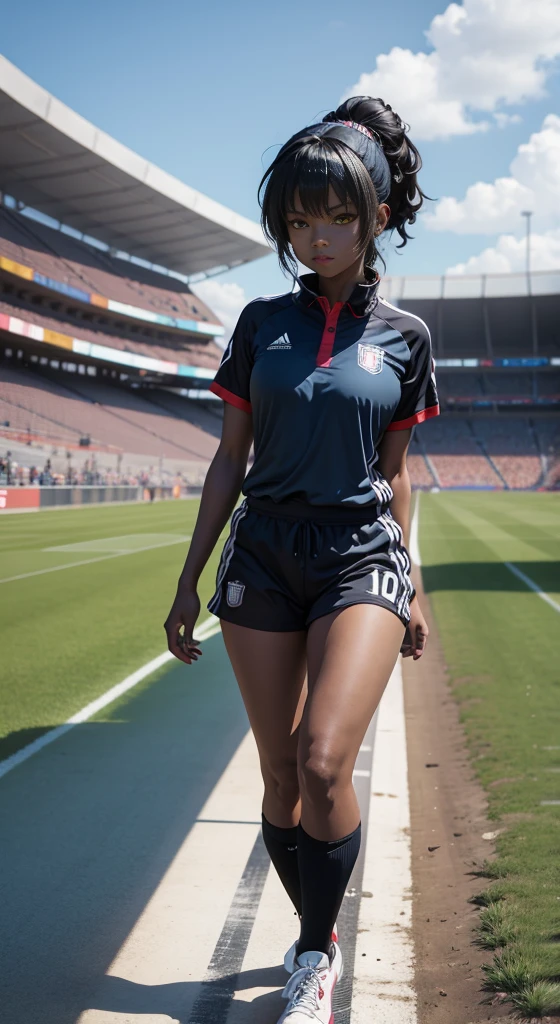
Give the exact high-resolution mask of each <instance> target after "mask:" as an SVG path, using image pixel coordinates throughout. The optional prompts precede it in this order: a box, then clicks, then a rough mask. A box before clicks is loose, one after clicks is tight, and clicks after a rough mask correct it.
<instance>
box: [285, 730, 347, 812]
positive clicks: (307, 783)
mask: <svg viewBox="0 0 560 1024" xmlns="http://www.w3.org/2000/svg"><path fill="white" fill-rule="evenodd" d="M345 776H346V772H345V759H344V758H342V757H340V756H339V755H337V754H336V753H335V752H334V751H332V750H329V749H328V748H326V747H324V746H322V745H321V744H320V743H315V744H313V745H312V746H311V747H309V748H308V749H307V750H306V751H305V752H304V753H303V754H302V755H301V756H300V761H299V766H298V778H299V786H300V791H301V795H302V797H303V798H304V799H306V800H309V801H310V802H311V803H314V804H317V803H322V804H326V805H329V806H332V805H333V804H334V802H335V798H336V791H337V790H338V789H339V788H340V786H341V785H343V784H344V781H345ZM350 778H351V775H350Z"/></svg>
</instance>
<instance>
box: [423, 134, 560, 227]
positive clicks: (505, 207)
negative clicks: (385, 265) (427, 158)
mask: <svg viewBox="0 0 560 1024" xmlns="http://www.w3.org/2000/svg"><path fill="white" fill-rule="evenodd" d="M510 172H511V174H510V176H509V177H503V178H496V180H495V181H494V182H491V183H490V182H483V181H478V182H476V183H475V184H474V185H470V186H469V188H468V189H467V191H466V193H465V196H464V198H463V199H455V198H454V197H452V196H445V197H444V198H443V199H440V200H439V202H438V203H437V205H436V206H435V208H434V209H433V211H432V212H431V213H425V214H424V215H423V217H422V220H423V223H424V224H425V225H426V227H428V228H430V229H431V230H432V231H454V232H456V233H457V234H480V233H484V234H486V233H487V234H494V233H496V232H499V231H512V230H513V231H518V230H520V228H521V227H522V224H523V222H522V220H521V216H520V214H521V211H522V210H532V211H533V213H534V217H533V227H534V228H535V229H536V230H537V231H538V230H543V231H546V230H547V229H549V228H553V227H555V226H556V225H557V224H558V225H560V117H558V116H557V115H556V114H548V115H547V116H546V117H545V119H544V121H543V125H542V128H541V130H540V131H538V132H535V133H534V134H533V135H531V137H530V139H529V141H528V142H525V143H523V144H522V145H521V146H519V148H518V150H517V154H516V156H515V157H514V159H513V160H512V162H511V164H510Z"/></svg>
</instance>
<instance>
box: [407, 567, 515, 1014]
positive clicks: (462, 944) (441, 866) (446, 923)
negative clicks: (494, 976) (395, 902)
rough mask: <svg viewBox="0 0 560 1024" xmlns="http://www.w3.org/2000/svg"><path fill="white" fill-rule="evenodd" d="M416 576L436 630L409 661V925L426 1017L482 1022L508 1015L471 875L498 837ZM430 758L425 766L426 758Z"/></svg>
mask: <svg viewBox="0 0 560 1024" xmlns="http://www.w3.org/2000/svg"><path fill="white" fill-rule="evenodd" d="M413 582H414V585H415V587H416V590H417V593H418V599H419V601H420V604H421V607H422V611H423V613H424V615H425V617H426V620H427V622H428V627H429V630H430V636H429V638H428V643H427V646H426V650H425V652H424V654H423V655H422V657H421V658H420V659H419V660H418V661H417V662H413V661H412V659H411V658H405V659H404V660H403V661H402V668H403V679H404V700H405V713H406V728H407V747H408V771H409V787H410V804H411V806H410V812H411V844H412V888H413V903H412V908H413V909H412V929H413V937H414V944H415V955H416V967H415V981H416V991H417V995H418V1021H419V1024H479V1022H482V1021H485V1022H488V1021H491V1022H494V1021H498V1020H503V1019H504V1018H507V1017H508V1016H510V1019H511V1015H510V1009H508V1007H507V1006H504V1005H502V1006H500V1005H496V1004H495V1003H493V1004H491V1003H490V1002H489V1001H488V1000H489V998H491V997H490V996H489V994H488V993H486V992H484V991H483V990H482V983H483V980H484V975H483V974H482V971H481V970H480V966H481V964H482V963H490V962H491V960H492V954H491V953H488V952H486V951H484V950H481V949H479V948H478V947H477V946H476V945H474V939H475V937H476V936H475V931H474V929H475V928H476V925H477V923H478V917H479V909H478V908H477V907H475V906H474V905H473V904H471V903H469V902H468V899H469V897H471V896H474V895H475V894H476V893H478V892H481V891H482V890H483V889H486V888H487V887H488V886H489V885H491V882H490V880H488V879H485V878H476V877H473V874H472V873H473V872H474V871H476V870H478V869H480V867H481V865H482V862H483V861H484V860H485V859H492V858H493V854H494V843H493V842H489V841H488V840H484V839H482V836H483V834H484V833H488V832H492V831H495V829H496V823H495V822H491V821H489V820H488V818H487V817H486V813H487V802H486V797H485V794H484V790H483V788H482V786H481V785H480V783H479V782H478V781H477V780H476V778H475V775H474V772H473V769H472V766H471V762H470V758H469V755H468V751H467V747H466V743H465V737H464V732H463V727H462V725H461V723H460V722H459V712H458V705H457V703H456V701H455V700H454V699H453V696H452V694H451V691H450V689H449V683H448V679H449V675H448V671H447V668H446V665H445V659H444V657H443V651H442V648H441V643H440V638H439V635H438V632H437V629H436V624H435V620H434V617H433V614H432V609H431V606H430V604H429V601H428V599H427V597H426V595H425V594H424V590H423V588H422V580H421V578H420V574H419V572H418V570H417V568H416V567H415V568H414V570H413ZM428 765H429V766H430V767H427V766H428Z"/></svg>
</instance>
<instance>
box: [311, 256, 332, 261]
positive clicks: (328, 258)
mask: <svg viewBox="0 0 560 1024" xmlns="http://www.w3.org/2000/svg"><path fill="white" fill-rule="evenodd" d="M332 259H333V257H332V256H314V257H313V262H314V263H330V262H331V260H332Z"/></svg>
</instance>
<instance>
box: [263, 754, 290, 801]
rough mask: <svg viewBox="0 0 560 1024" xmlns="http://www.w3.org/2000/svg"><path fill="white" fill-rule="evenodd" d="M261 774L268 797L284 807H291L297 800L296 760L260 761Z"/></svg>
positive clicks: (283, 758) (269, 759) (281, 758)
mask: <svg viewBox="0 0 560 1024" xmlns="http://www.w3.org/2000/svg"><path fill="white" fill-rule="evenodd" d="M261 772H262V777H263V781H264V785H265V789H266V790H267V792H268V794H269V795H270V796H273V797H274V799H275V800H276V801H277V802H278V803H279V804H281V805H282V806H286V807H290V808H291V807H293V806H294V804H296V803H297V801H298V800H299V781H298V771H297V760H296V759H295V758H291V757H277V758H267V759H266V761H264V760H262V759H261Z"/></svg>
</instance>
